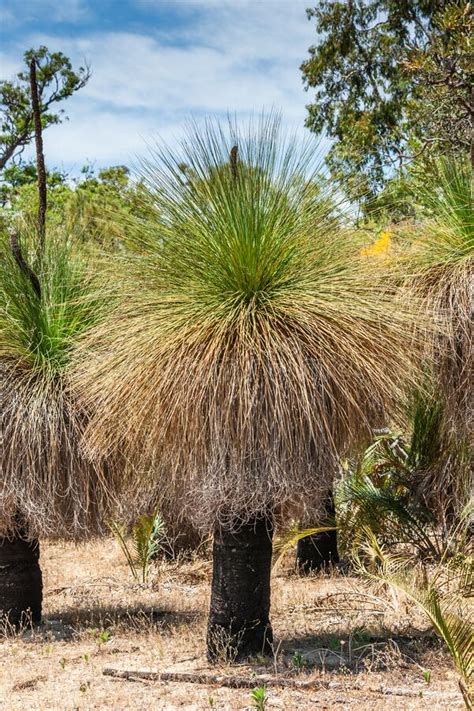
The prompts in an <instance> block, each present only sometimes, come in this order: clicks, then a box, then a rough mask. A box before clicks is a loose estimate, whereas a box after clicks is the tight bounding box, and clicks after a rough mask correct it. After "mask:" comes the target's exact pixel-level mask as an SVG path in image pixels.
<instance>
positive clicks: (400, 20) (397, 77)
mask: <svg viewBox="0 0 474 711" xmlns="http://www.w3.org/2000/svg"><path fill="white" fill-rule="evenodd" d="M307 12H308V18H309V19H311V20H314V21H315V24H316V31H317V33H318V42H317V43H316V44H315V45H313V46H312V47H310V49H309V54H310V56H309V58H308V59H307V60H306V61H305V62H303V64H302V66H301V70H302V73H303V81H304V84H305V87H306V88H307V89H316V92H315V95H314V100H313V103H311V104H310V105H309V106H308V107H307V108H308V116H307V120H306V125H307V126H308V127H309V128H310V129H311V130H312V131H314V132H317V133H319V132H321V131H326V132H327V134H328V135H329V136H330V137H332V138H334V139H335V143H334V145H333V147H332V149H331V151H330V153H329V157H328V162H329V165H330V167H331V169H332V171H333V173H334V174H335V175H336V176H338V177H343V178H345V179H346V181H348V183H349V185H348V187H349V190H350V193H351V195H352V196H353V197H356V198H360V197H361V196H365V197H367V196H374V195H375V194H377V193H378V192H379V191H380V189H381V188H382V187H383V186H384V185H385V183H386V180H387V178H388V177H390V176H391V175H393V173H394V170H397V169H400V168H402V167H403V166H404V165H405V163H406V161H407V159H409V158H410V157H411V156H412V155H413V153H414V152H419V151H420V150H422V149H424V148H426V146H428V145H430V144H433V143H435V144H437V147H438V148H443V149H445V148H446V146H447V145H449V146H450V147H454V148H455V149H456V150H459V149H461V150H465V149H466V148H467V146H468V145H470V141H471V133H472V116H473V106H472V95H471V91H470V84H471V83H472V60H471V62H470V61H469V58H470V57H471V56H472V54H471V53H470V51H469V35H470V32H471V30H472V15H471V12H472V10H471V6H470V3H467V2H465V1H460V2H459V3H452V2H451V3H450V2H446V1H445V0H407V1H406V2H399V1H398V0H346V1H344V2H343V1H339V2H336V1H335V0H321V2H319V3H318V6H317V7H315V8H313V9H309V10H308V11H307ZM470 66H471V68H469V67H470ZM441 99H442V107H441V110H439V111H438V110H437V111H436V112H434V111H433V110H432V109H433V108H434V107H438V104H439V102H440V101H441ZM453 116H454V120H453Z"/></svg>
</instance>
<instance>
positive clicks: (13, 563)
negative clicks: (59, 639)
mask: <svg viewBox="0 0 474 711" xmlns="http://www.w3.org/2000/svg"><path fill="white" fill-rule="evenodd" d="M42 601H43V580H42V575H41V568H40V566H39V543H38V541H26V540H24V539H23V538H20V537H17V538H12V539H8V538H0V619H2V618H3V619H7V620H8V621H9V622H10V623H11V624H12V625H15V626H19V625H28V624H31V623H34V624H36V623H38V622H40V621H41V605H42Z"/></svg>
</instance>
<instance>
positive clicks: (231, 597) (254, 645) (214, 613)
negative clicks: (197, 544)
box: [207, 517, 273, 661]
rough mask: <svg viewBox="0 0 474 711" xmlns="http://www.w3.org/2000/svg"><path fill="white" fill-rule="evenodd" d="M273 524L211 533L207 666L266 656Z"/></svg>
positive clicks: (218, 529)
mask: <svg viewBox="0 0 474 711" xmlns="http://www.w3.org/2000/svg"><path fill="white" fill-rule="evenodd" d="M272 536H273V524H272V521H271V519H269V518H265V517H260V518H256V519H254V520H252V521H250V522H248V523H246V524H244V525H242V524H240V523H239V524H236V526H235V528H234V529H233V530H229V529H225V528H222V527H220V526H217V527H216V529H215V532H214V547H213V575H212V588H211V605H210V612H209V624H208V633H207V652H208V658H209V660H210V661H217V660H220V659H227V660H230V661H236V660H238V659H243V658H246V657H248V656H251V655H255V654H262V653H263V654H268V653H271V645H272V642H273V635H272V628H271V625H270V618H269V614H270V574H271V561H272Z"/></svg>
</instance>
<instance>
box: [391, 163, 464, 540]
mask: <svg viewBox="0 0 474 711" xmlns="http://www.w3.org/2000/svg"><path fill="white" fill-rule="evenodd" d="M473 185H474V182H473V176H472V169H471V166H470V164H469V162H468V161H464V160H462V159H458V160H455V159H452V158H451V159H446V158H445V159H440V160H438V161H436V162H435V163H434V165H433V170H432V172H431V173H430V174H428V175H426V174H424V175H423V178H422V180H420V181H419V183H418V184H417V185H416V186H415V188H414V198H415V199H416V200H417V201H418V203H419V207H420V212H421V214H422V215H423V219H422V221H421V222H418V223H415V224H413V225H409V226H408V227H403V228H402V230H401V232H402V234H403V236H404V237H407V236H408V238H409V240H410V242H411V250H410V253H409V259H410V260H411V267H410V274H411V276H410V282H411V285H412V286H413V285H414V286H415V290H416V291H417V292H418V294H420V295H421V297H422V298H423V299H424V300H425V302H426V305H427V307H428V309H429V310H430V311H431V312H433V313H434V314H436V316H437V317H438V318H439V319H441V320H442V321H444V322H445V324H446V329H444V330H443V334H442V335H441V336H440V335H436V337H435V339H434V343H433V346H434V347H433V353H434V356H433V359H432V364H433V367H432V368H431V373H430V375H429V377H430V380H431V386H430V387H431V391H432V394H431V397H430V398H429V399H427V398H426V397H424V398H418V400H417V401H418V407H417V408H416V409H415V413H414V430H415V431H416V430H417V429H418V427H417V425H418V421H421V423H422V424H423V423H424V422H425V421H426V420H427V418H431V420H432V419H433V416H434V415H436V416H437V423H438V427H437V430H436V433H435V434H436V444H437V452H436V457H428V459H427V461H426V462H420V463H419V473H420V476H419V479H420V486H419V490H420V495H421V496H422V498H423V500H424V501H425V503H426V504H427V505H428V507H429V508H430V509H431V510H432V511H433V512H434V513H435V515H436V516H437V519H438V521H443V522H444V523H445V524H447V527H448V528H449V527H450V525H453V523H454V522H455V520H456V517H457V515H458V514H459V513H460V512H461V511H462V510H463V508H464V507H465V505H466V503H468V501H469V499H470V498H471V497H472V487H473V480H472V467H471V457H472V448H471V446H470V443H471V442H472V436H471V434H472V425H473V420H472V412H473V410H472V397H473V393H472V383H473V372H472V348H473V327H472V303H473V258H474V211H473V206H474V203H473V200H474V196H473ZM431 420H430V421H431ZM421 432H423V427H421ZM433 434H434V433H432V434H431V441H432V440H433Z"/></svg>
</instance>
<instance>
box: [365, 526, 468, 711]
mask: <svg viewBox="0 0 474 711" xmlns="http://www.w3.org/2000/svg"><path fill="white" fill-rule="evenodd" d="M365 533H366V540H365V555H364V556H363V557H361V556H356V558H355V564H356V566H357V569H358V571H359V573H361V574H362V575H363V576H364V577H366V578H368V579H369V580H373V581H376V582H383V583H385V584H387V585H388V586H390V587H391V588H394V589H395V590H397V591H399V592H401V593H403V594H404V595H406V596H407V597H408V598H410V599H411V600H412V602H414V603H415V604H416V606H417V607H418V608H419V609H420V610H421V612H422V613H423V614H424V615H425V616H426V617H427V618H428V620H429V621H430V623H431V625H432V626H433V629H434V630H435V631H436V633H437V634H438V635H439V636H440V637H441V639H442V640H443V641H444V643H445V644H446V647H447V649H448V651H449V653H450V655H451V657H452V660H453V662H454V664H455V666H456V668H457V670H458V672H459V674H460V676H461V680H460V688H461V691H462V694H463V698H464V700H465V702H466V706H467V708H472V703H473V700H474V687H473V674H474V615H473V607H472V597H470V596H472V590H473V585H474V561H473V560H472V558H470V557H466V558H465V559H464V560H463V561H461V562H459V563H458V564H457V565H456V566H455V567H454V566H451V567H450V566H446V565H445V564H444V563H443V562H441V563H439V564H438V565H437V566H435V567H433V568H431V569H430V568H429V567H423V571H422V575H421V576H420V574H419V573H418V572H417V570H416V569H415V568H414V566H413V562H412V561H411V560H410V558H407V557H404V556H401V555H399V554H390V553H387V552H386V551H385V550H384V549H383V547H382V546H381V545H380V544H379V542H378V541H377V538H376V536H374V534H373V532H371V531H366V532H365ZM367 560H375V561H376V566H375V567H373V566H372V567H369V566H368V565H367V562H366V561H367Z"/></svg>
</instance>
